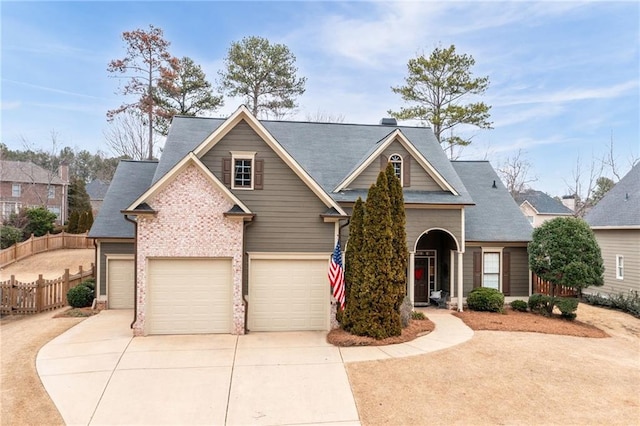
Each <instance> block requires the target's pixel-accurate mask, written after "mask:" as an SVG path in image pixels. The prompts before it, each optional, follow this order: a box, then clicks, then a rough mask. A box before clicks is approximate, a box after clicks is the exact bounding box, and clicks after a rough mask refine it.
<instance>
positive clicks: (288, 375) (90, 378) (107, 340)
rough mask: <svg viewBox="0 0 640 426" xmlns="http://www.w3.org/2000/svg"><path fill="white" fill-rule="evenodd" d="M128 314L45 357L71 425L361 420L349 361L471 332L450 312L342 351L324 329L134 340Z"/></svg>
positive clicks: (96, 324)
mask: <svg viewBox="0 0 640 426" xmlns="http://www.w3.org/2000/svg"><path fill="white" fill-rule="evenodd" d="M131 317H132V312H131V311H116V310H112V311H103V312H101V313H100V315H96V316H93V317H91V318H88V319H87V320H85V321H83V322H81V323H80V324H78V325H76V326H75V327H73V328H71V329H69V330H68V331H66V332H65V333H63V334H61V335H60V336H58V337H57V338H55V339H53V340H52V341H51V342H49V343H48V344H46V345H45V346H44V347H43V348H42V349H41V350H40V352H39V353H38V357H37V360H36V366H37V369H38V374H39V375H40V378H41V380H42V383H43V385H44V387H45V389H46V390H47V392H49V395H50V396H51V398H52V400H53V402H54V403H55V404H56V406H57V408H58V410H59V411H60V413H61V415H62V418H63V419H64V421H65V423H67V424H69V425H89V424H90V425H107V424H109V425H114V424H182V425H192V424H214V425H247V424H258V425H291V424H320V423H321V424H323V425H332V424H333V425H342V426H348V425H359V424H360V421H359V418H358V411H357V409H356V405H355V401H354V398H353V394H352V392H351V387H350V385H349V380H348V377H347V373H346V369H345V366H344V363H347V362H356V361H365V360H377V359H385V358H394V357H405V356H412V355H420V354H424V353H428V352H433V351H437V350H441V349H445V348H448V347H451V346H454V345H457V344H460V343H463V342H465V341H467V340H469V339H470V338H471V337H472V336H473V331H471V330H470V329H469V328H468V327H467V326H466V325H464V323H463V322H462V321H460V320H459V319H458V318H456V317H454V316H453V315H450V313H449V312H443V313H440V312H438V311H435V312H429V313H428V317H429V319H431V320H432V321H433V322H434V323H435V324H436V329H435V330H434V331H433V332H431V333H429V334H428V335H426V336H423V337H420V338H418V339H416V340H414V341H412V342H409V343H402V344H397V345H390V346H384V347H350V348H336V347H334V346H332V345H330V344H328V343H327V342H326V333H325V332H289V333H250V334H247V335H245V336H232V335H188V336H149V337H136V338H134V337H132V335H131V329H130V328H129V323H130V322H131Z"/></svg>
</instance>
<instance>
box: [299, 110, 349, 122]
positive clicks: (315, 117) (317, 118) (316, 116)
mask: <svg viewBox="0 0 640 426" xmlns="http://www.w3.org/2000/svg"><path fill="white" fill-rule="evenodd" d="M344 120H345V116H344V114H335V115H334V114H331V113H329V112H326V111H320V110H317V111H316V112H315V113H313V114H311V113H307V121H311V122H314V123H344Z"/></svg>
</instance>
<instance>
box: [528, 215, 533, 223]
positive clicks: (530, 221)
mask: <svg viewBox="0 0 640 426" xmlns="http://www.w3.org/2000/svg"><path fill="white" fill-rule="evenodd" d="M527 219H528V220H529V223H530V224H532V225H533V219H534V218H533V216H527Z"/></svg>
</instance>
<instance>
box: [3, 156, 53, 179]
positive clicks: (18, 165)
mask: <svg viewBox="0 0 640 426" xmlns="http://www.w3.org/2000/svg"><path fill="white" fill-rule="evenodd" d="M0 181H2V182H16V183H23V182H24V183H42V184H45V185H62V184H63V182H62V179H60V177H59V176H58V175H57V174H56V173H52V172H49V171H47V170H45V169H43V168H42V167H40V166H38V165H36V164H33V163H32V162H31V161H7V160H2V161H0Z"/></svg>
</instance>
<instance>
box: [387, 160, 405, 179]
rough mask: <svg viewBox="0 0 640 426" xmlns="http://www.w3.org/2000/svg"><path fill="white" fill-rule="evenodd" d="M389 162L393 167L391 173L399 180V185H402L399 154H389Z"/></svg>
mask: <svg viewBox="0 0 640 426" xmlns="http://www.w3.org/2000/svg"><path fill="white" fill-rule="evenodd" d="M389 162H390V163H391V165H392V166H393V172H394V173H395V175H396V177H397V178H398V179H400V185H402V184H403V182H402V156H401V155H400V154H391V156H390V157H389Z"/></svg>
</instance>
